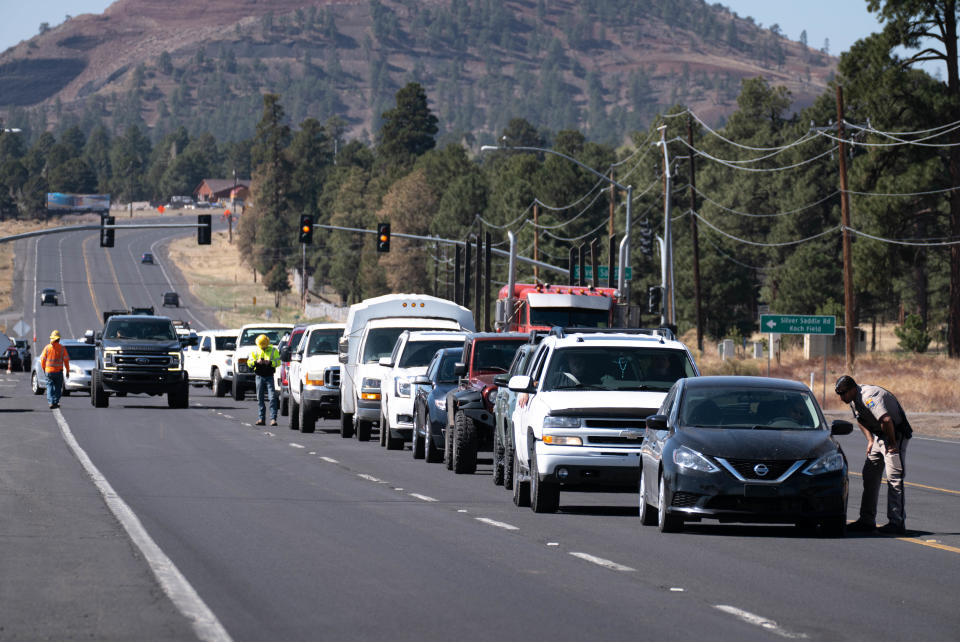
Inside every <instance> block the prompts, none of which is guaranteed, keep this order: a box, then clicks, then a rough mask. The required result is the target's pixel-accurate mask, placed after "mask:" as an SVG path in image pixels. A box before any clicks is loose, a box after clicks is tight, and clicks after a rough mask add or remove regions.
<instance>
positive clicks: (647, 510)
mask: <svg viewBox="0 0 960 642" xmlns="http://www.w3.org/2000/svg"><path fill="white" fill-rule="evenodd" d="M639 494H640V507H639V508H640V523H641V524H643V525H644V526H653V525H654V524H656V523H657V509H656V508H654V507H653V506H651V505H650V504H649V503H647V476H646V474H644V472H643V463H642V462H641V463H640V489H639Z"/></svg>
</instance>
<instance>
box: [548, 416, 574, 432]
mask: <svg viewBox="0 0 960 642" xmlns="http://www.w3.org/2000/svg"><path fill="white" fill-rule="evenodd" d="M543 427H544V429H547V428H579V427H580V417H558V416H555V415H547V416H546V417H544V418H543Z"/></svg>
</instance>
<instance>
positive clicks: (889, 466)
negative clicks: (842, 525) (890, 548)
mask: <svg viewBox="0 0 960 642" xmlns="http://www.w3.org/2000/svg"><path fill="white" fill-rule="evenodd" d="M834 389H835V391H836V393H837V394H838V395H840V399H841V401H843V402H844V403H848V404H850V408H851V409H852V410H853V416H854V417H856V419H857V422H858V423H859V424H860V431H861V432H863V436H864V437H866V438H867V458H866V460H865V461H864V462H863V497H862V499H861V500H860V518H859V519H857V520H856V521H855V522H852V523H850V524H849V525H848V526H847V530H850V531H854V532H861V533H869V532H872V531H874V530H879V531H880V532H881V533H887V534H892V535H903V534H905V533H906V531H907V528H906V520H907V513H906V508H905V506H904V503H905V501H904V482H903V479H904V475H905V471H906V450H907V442H908V441H909V440H910V437H911V436H913V429H911V428H910V422H909V421H907V415H906V413H904V412H903V408H902V407H901V406H900V402H899V401H897V398H896V397H894V396H893V393H891V392H890V391H888V390H885V389H883V388H881V387H880V386H868V385H857V382H856V381H854V380H853V377H851V376H850V375H843V376H842V377H840V378H839V379H837V384H836V386H835V388H834ZM884 472H886V474H887V519H888V520H889V522H888V523H887V524H884V525H883V526H881V527H880V528H879V529H877V523H876V518H877V499H878V497H879V495H880V482H881V479H882V477H883V474H884Z"/></svg>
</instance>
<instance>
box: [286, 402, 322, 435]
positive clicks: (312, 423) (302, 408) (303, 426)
mask: <svg viewBox="0 0 960 642" xmlns="http://www.w3.org/2000/svg"><path fill="white" fill-rule="evenodd" d="M290 401H291V402H293V399H291V400H290ZM297 405H298V406H299V407H298V410H299V414H300V432H313V431H314V430H316V429H317V415H316V414H314V412H313V411H312V410H311V409H310V406H309V405H307V404H305V403H300V404H297ZM291 410H292V409H291ZM290 414H293V413H292V412H291V413H290Z"/></svg>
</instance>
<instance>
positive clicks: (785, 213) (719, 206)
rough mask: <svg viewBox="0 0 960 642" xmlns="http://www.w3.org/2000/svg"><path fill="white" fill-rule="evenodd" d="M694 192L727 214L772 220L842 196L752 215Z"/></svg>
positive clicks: (827, 197) (701, 193)
mask: <svg viewBox="0 0 960 642" xmlns="http://www.w3.org/2000/svg"><path fill="white" fill-rule="evenodd" d="M693 191H694V192H696V193H697V195H698V196H700V198H702V199H703V200H704V201H706V202H707V203H710V204H711V205H713V206H715V207H718V208H720V209H722V210H723V211H725V212H730V213H731V214H737V215H738V216H749V217H754V218H770V217H775V216H788V215H790V214H797V213H799V212H802V211H804V210H808V209H810V208H812V207H816V206H817V205H821V204H823V203H825V202H826V201H829V200H830V199H831V198H833V197H834V196H836V195H837V194H840V193H841V192H840V190H835V191H833V192H831V193H830V194H829V195H827V196H824V197H823V198H821V199H820V200H819V201H815V202H813V203H807V204H806V205H803V206H801V207H798V208H796V209H792V210H788V211H785V212H774V213H772V214H755V213H751V212H741V211H740V210H735V209H733V208H730V207H726V206H725V205H722V204H721V203H718V202H717V201H715V200H713V199H712V198H710V197H709V196H707V195H706V194H704V193H703V192H701V191H700V190H699V189H697V188H696V187H694V188H693Z"/></svg>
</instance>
